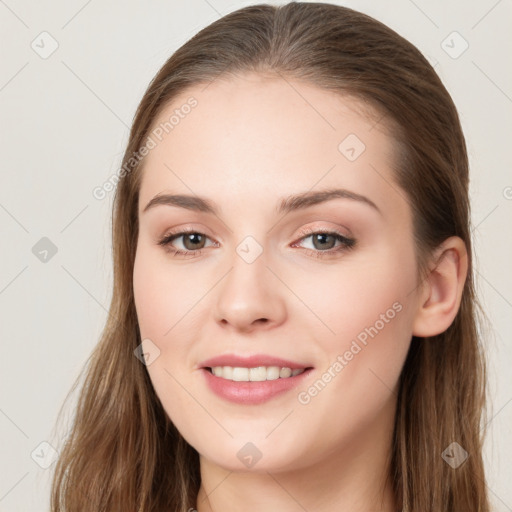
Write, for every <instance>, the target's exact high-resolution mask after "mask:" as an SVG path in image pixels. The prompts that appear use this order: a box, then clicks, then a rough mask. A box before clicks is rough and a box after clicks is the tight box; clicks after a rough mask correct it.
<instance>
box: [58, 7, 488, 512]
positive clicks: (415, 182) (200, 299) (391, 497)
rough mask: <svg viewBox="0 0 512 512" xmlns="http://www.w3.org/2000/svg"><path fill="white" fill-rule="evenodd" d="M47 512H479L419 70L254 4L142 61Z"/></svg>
mask: <svg viewBox="0 0 512 512" xmlns="http://www.w3.org/2000/svg"><path fill="white" fill-rule="evenodd" d="M118 178H119V182H118V185H117V190H116V197H115V203H114V211H113V250H114V291H113V297H112V303H111V307H110V314H109V318H108V322H107V325H106V327H105V330H104V333H103V336H102V338H101V340H100V342H99V344H98V346H97V348H96V350H95V351H94V353H93V355H92V357H91V359H90V362H89V364H88V367H87V374H86V381H85V384H84V387H83V390H82V393H81V396H80V400H79V403H78V408H77V412H76V417H75V423H74V425H73V428H72V429H71V432H70V436H69V439H68V440H67V443H66V445H65V447H64V448H63V450H62V452H61V456H60V459H59V461H58V464H57V467H56V472H55V478H54V482H53V492H52V510H53V511H55V512H56V511H67V512H71V511H75V510H76V511H78V510H80V511H84V510H91V511H93V510H94V511H99V510H105V511H107V510H108V511H110V512H111V511H123V512H126V511H131V510H133V511H137V510H140V511H144V512H145V511H148V512H149V511H159V512H166V511H187V510H194V509H195V510H197V511H199V512H207V511H214V510H222V511H223V512H227V511H231V510H240V509H242V508H243V509H244V510H246V511H247V510H248V511H255V510H270V509H279V510H285V511H292V510H315V511H320V512H324V511H331V510H347V511H348V510H350V511H352V512H354V511H361V512H362V511H369V510H375V511H377V510H379V511H383V512H391V511H397V510H401V511H404V512H425V511H432V512H434V511H435V512H439V511H450V512H455V511H460V510H471V511H475V512H476V511H478V512H487V511H488V510H489V504H488V498H487V495H486V486H485V476H484V467H483V463H482V455H481V451H482V442H483V437H482V436H483V432H482V431H481V426H482V413H483V411H484V404H485V393H486V391H485V389H486V388H485V365H484V358H483V355H482V353H481V348H480V344H479V340H478V337H477V330H476V305H477V304H476V299H475V296H474V288H473V277H472V253H471V250H472V247H471V236H470V228H469V203H468V160H467V154H466V146H465V140H464V136H463V133H462V130H461V126H460V123H459V118H458V114H457V111H456V108H455V106H454V104H453V102H452V100H451V98H450V96H449V94H448V92H447V91H446V89H445V88H444V86H443V85H442V83H441V81H440V80H439V78H438V76H437V75H436V73H435V71H434V70H433V69H432V67H431V66H430V64H429V63H428V62H427V61H426V59H425V58H424V57H423V56H422V55H421V53H420V52H419V51H418V50H417V49H416V48H415V47H414V46H412V45H411V44H410V43H409V42H407V41H406V40H404V39H403V38H402V37H400V36H399V35H398V34H396V33H395V32H394V31H392V30H391V29H389V28H388V27H386V26H385V25H383V24H382V23H380V22H378V21H376V20H374V19H372V18H370V17H369V16H366V15H364V14H361V13H358V12H356V11H354V10H351V9H348V8H344V7H340V6H334V5H328V4H322V3H304V4H303V3H290V4H287V5H284V6H281V7H271V6H269V5H254V6H250V7H246V8H243V9H240V10H238V11H235V12H233V13H231V14H229V15H227V16H224V17H223V18H222V19H220V20H218V21H216V22H214V23H212V24H211V25H210V26H208V27H206V28H205V29H203V30H202V31H201V32H199V33H198V34H197V35H196V36H195V37H193V38H192V39H191V40H189V41H188V42H187V43H186V44H185V45H183V46H182V47H181V48H180V49H179V50H178V51H177V52H175V54H174V55H172V56H171V58H170V59H169V60H168V61H167V62H166V63H165V65H164V66H163V67H162V69H161V70H160V71H159V72H158V74H157V75H156V77H155V78H154V79H153V81H152V82H151V84H150V85H149V87H148V89H147V91H146V93H145V95H144V97H143V99H142V101H141V103H140V105H139V108H138V111H137V113H136V116H135V119H134V122H133V126H132V130H131V134H130V139H129V141H128V145H127V149H126V152H125V155H124V159H123V165H122V167H121V170H120V172H119V175H118Z"/></svg>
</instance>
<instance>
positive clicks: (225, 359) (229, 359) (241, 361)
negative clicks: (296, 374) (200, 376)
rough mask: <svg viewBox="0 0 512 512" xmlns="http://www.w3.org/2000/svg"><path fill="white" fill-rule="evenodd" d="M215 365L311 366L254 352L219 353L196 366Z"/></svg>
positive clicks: (206, 366) (252, 366)
mask: <svg viewBox="0 0 512 512" xmlns="http://www.w3.org/2000/svg"><path fill="white" fill-rule="evenodd" d="M215 366H232V367H239V368H256V367H257V366H279V367H280V368H291V369H292V370H294V369H297V368H300V369H302V368H311V365H310V364H303V363H296V362H293V361H288V360H286V359H281V358H280V357H273V356H269V355H266V354H254V355H252V356H237V355H236V354H225V355H220V356H217V357H212V358H211V359H207V360H206V361H203V362H202V363H199V365H198V368H213V367H215ZM269 382H271V381H269Z"/></svg>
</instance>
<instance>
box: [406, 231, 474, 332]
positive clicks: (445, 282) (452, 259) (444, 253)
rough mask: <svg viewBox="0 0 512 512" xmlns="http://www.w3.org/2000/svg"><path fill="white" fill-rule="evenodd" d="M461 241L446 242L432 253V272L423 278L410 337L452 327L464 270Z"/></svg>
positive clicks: (466, 264) (464, 276)
mask: <svg viewBox="0 0 512 512" xmlns="http://www.w3.org/2000/svg"><path fill="white" fill-rule="evenodd" d="M467 256H468V255H467V250H466V245H465V243H464V241H463V240H462V239H461V238H459V237H456V236H453V237H450V238H448V239H446V240H445V241H444V242H443V243H442V244H441V245H440V246H439V247H438V249H437V250H436V251H435V253H434V257H433V262H432V267H433V268H432V270H431V271H430V274H429V275H428V277H427V278H426V282H425V283H424V286H423V290H422V294H421V295H420V296H419V302H418V309H417V312H416V316H415V319H414V323H413V332H412V334H413V335H414V336H419V337H428V336H435V335H437V334H440V333H442V332H444V331H446V329H448V327H450V325H451V324H452V322H453V320H454V318H455V316H456V314H457V312H458V310H459V306H460V301H461V297H462V290H463V289H464V283H465V282H466V276H467V271H468V257H467Z"/></svg>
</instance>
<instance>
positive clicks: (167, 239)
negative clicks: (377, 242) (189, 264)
mask: <svg viewBox="0 0 512 512" xmlns="http://www.w3.org/2000/svg"><path fill="white" fill-rule="evenodd" d="M188 234H196V235H201V236H205V237H206V235H205V234H204V233H201V232H200V231H197V230H194V229H186V228H185V229H184V230H182V231H179V232H176V233H169V234H167V235H165V236H164V237H163V238H161V239H160V240H159V241H158V245H161V246H163V247H164V249H165V250H166V251H167V252H169V253H171V254H172V255H173V256H176V257H177V256H191V257H198V256H200V255H201V254H202V252H203V250H204V249H198V250H195V251H188V250H187V251H183V250H181V249H172V248H171V247H172V246H171V242H172V241H173V240H175V239H176V238H180V237H181V236H183V235H188ZM300 235H301V238H300V239H299V240H298V242H300V241H302V240H304V239H305V238H309V237H310V236H311V235H331V236H334V238H335V239H336V240H337V241H338V242H341V243H342V245H341V246H339V247H338V248H336V249H329V250H327V251H320V250H316V249H303V250H304V251H306V254H308V255H309V256H313V257H315V258H325V257H327V256H332V255H334V254H338V253H342V252H344V251H348V250H349V249H352V248H353V247H354V245H355V243H356V240H355V239H353V238H348V237H346V236H344V235H342V234H341V233H338V232H337V231H327V230H318V231H315V230H312V229H305V230H303V231H302V232H301V234H300ZM206 238H208V237H206ZM296 243H297V242H296ZM294 245H295V243H294Z"/></svg>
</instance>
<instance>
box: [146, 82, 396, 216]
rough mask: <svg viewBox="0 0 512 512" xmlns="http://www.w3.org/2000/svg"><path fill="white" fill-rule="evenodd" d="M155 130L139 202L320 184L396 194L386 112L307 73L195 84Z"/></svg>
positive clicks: (253, 194)
mask: <svg viewBox="0 0 512 512" xmlns="http://www.w3.org/2000/svg"><path fill="white" fill-rule="evenodd" d="M191 98H192V100H191ZM189 105H194V106H193V107H192V108H190V107H189ZM155 133H157V134H158V135H155ZM150 137H152V138H153V139H154V142H155V147H154V148H153V149H151V150H150V152H149V154H148V155H147V156H146V158H145V160H144V162H143V170H142V172H143V174H142V182H141V189H140V196H141V201H140V204H141V208H142V207H143V206H144V205H145V204H146V203H147V201H148V200H149V199H151V197H153V195H155V194H157V193H159V192H162V191H177V192H183V193H188V194H190V193H196V194H198V195H205V196H211V197H215V198H218V199H219V201H224V200H229V198H230V194H231V193H236V194H237V196H238V197H240V196H243V198H244V199H246V200H247V201H248V203H247V204H249V203H250V202H252V201H254V202H258V201H260V200H261V198H262V197H269V193H270V194H271V195H272V196H277V195H279V196H284V195H288V194H290V193H293V192H294V191H295V190H296V191H304V190H309V189H312V188H314V187H315V184H318V185H319V186H320V187H322V188H323V187H330V186H344V187H346V188H353V189H356V190H355V191H356V192H361V191H362V190H364V191H365V192H366V191H368V192H369V193H372V194H373V195H374V197H376V198H377V200H378V198H379V197H381V198H382V199H384V198H385V195H386V193H388V194H389V192H390V190H389V185H388V186H387V188H388V190H385V188H386V187H385V186H384V187H383V184H385V180H392V176H391V168H392V165H393V142H394V141H393V139H392V138H391V137H390V135H389V132H388V130H387V125H385V124H384V122H383V116H382V114H381V113H380V112H378V111H376V110H374V109H373V108H371V107H370V106H369V104H368V103H366V102H364V101H363V100H361V99H356V98H354V97H351V96H345V95H340V94H339V93H335V92H333V91H327V90H324V89H320V88H318V87H316V86H314V85H311V84H307V83H305V82H302V81H300V82H299V81H295V80H291V79H288V78H283V77H276V76H272V77H268V76H263V75H260V74H246V75H243V76H240V77H237V78H230V79H216V80H214V81H213V82H212V83H209V84H198V85H196V86H193V87H190V88H188V89H187V90H185V91H183V92H182V93H181V94H180V95H179V96H177V97H175V98H174V99H173V101H172V102H171V103H169V104H168V105H166V107H165V108H163V109H162V111H161V112H160V114H159V116H158V117H157V118H156V119H155V121H154V123H153V125H152V129H151V133H150ZM158 139H161V140H158ZM383 179H384V182H383Z"/></svg>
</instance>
